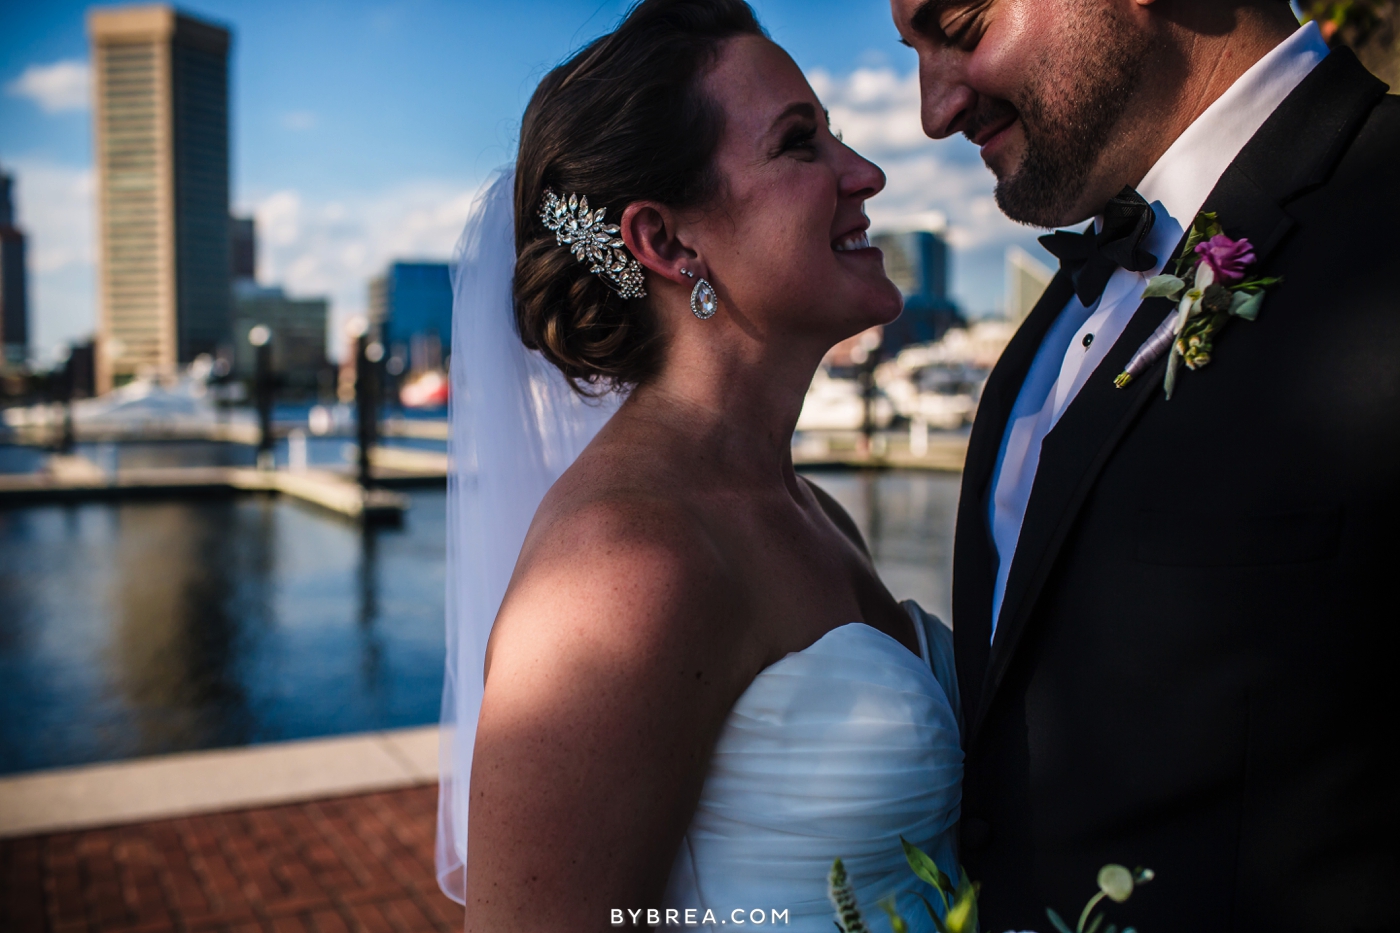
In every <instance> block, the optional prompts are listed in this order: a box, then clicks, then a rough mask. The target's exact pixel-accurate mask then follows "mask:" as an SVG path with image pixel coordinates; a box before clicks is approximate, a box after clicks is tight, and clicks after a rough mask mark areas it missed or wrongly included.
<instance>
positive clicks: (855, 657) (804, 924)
mask: <svg viewBox="0 0 1400 933" xmlns="http://www.w3.org/2000/svg"><path fill="white" fill-rule="evenodd" d="M904 607H905V609H906V610H907V611H908V612H909V614H910V616H911V617H912V618H913V619H914V621H915V623H916V624H915V628H916V629H917V631H918V636H919V648H920V653H921V654H922V657H917V656H915V655H914V654H913V653H912V652H911V651H909V649H907V648H905V647H904V646H903V645H901V644H900V643H899V642H897V641H895V640H894V639H893V638H891V637H890V636H888V635H886V634H885V633H883V632H881V631H879V630H878V629H875V628H872V627H871V626H869V625H866V624H864V623H862V622H853V623H851V624H849V625H843V626H840V627H839V628H836V629H833V630H832V631H830V632H828V633H827V634H826V635H824V636H823V637H822V638H821V639H819V640H818V641H817V642H816V643H815V644H813V645H811V646H810V647H808V648H806V649H804V650H802V651H797V652H793V653H792V654H789V655H788V656H787V657H785V658H783V659H782V660H780V661H778V662H777V663H775V664H773V665H771V666H770V667H768V668H766V669H765V670H763V671H762V672H761V673H760V674H759V675H758V677H756V678H755V679H754V681H753V683H752V684H750V685H749V688H748V689H747V690H745V691H744V693H743V695H742V696H740V697H739V700H738V702H737V703H735V704H734V708H733V710H731V711H730V713H729V718H728V719H727V720H726V721H725V724H724V728H723V730H722V732H721V734H720V737H719V742H718V744H717V745H716V747H715V751H714V757H713V759H712V760H711V762H710V770H709V773H708V774H707V775H706V778H705V785H704V789H703V790H702V791H701V795H700V804H699V806H698V807H697V808H696V811H695V817H694V819H693V820H692V821H691V824H690V828H689V829H688V830H687V831H686V834H685V839H684V841H683V842H682V843H681V847H680V851H679V852H678V853H677V856H676V860H675V863H674V865H673V866H672V869H671V876H670V881H669V883H668V885H667V890H666V898H665V906H666V907H667V908H671V909H675V910H677V911H679V914H678V916H679V918H680V919H681V921H682V923H683V922H684V920H685V919H686V918H687V917H690V918H698V919H701V920H703V919H704V918H705V911H707V910H708V911H711V912H712V916H713V917H714V919H715V925H714V927H713V928H714V929H716V930H718V929H726V930H730V931H732V930H733V928H734V927H735V926H736V922H737V923H742V924H743V926H742V927H741V928H742V929H748V928H749V927H752V926H757V925H758V924H757V923H755V922H754V920H756V919H757V917H758V915H757V914H755V913H753V911H759V910H761V911H763V916H764V921H765V923H766V924H769V925H776V926H777V927H779V928H781V929H784V930H787V931H792V933H807V931H811V933H831V930H832V928H833V920H834V913H833V910H832V907H831V904H830V902H829V901H828V900H827V893H826V879H827V875H828V873H829V872H830V870H831V862H832V860H833V859H835V858H837V857H839V858H841V860H842V861H843V862H844V863H845V866H846V871H847V873H848V874H849V875H850V878H851V880H852V882H853V884H854V886H855V891H856V897H857V899H858V901H859V904H860V906H861V910H862V912H863V913H864V914H865V918H866V920H867V922H868V923H869V924H870V926H871V928H872V930H889V928H890V927H889V923H888V920H887V918H886V916H885V913H884V911H882V910H881V909H880V908H879V906H878V902H879V901H880V900H881V899H883V898H886V897H889V896H894V897H895V898H896V902H897V904H898V906H899V908H900V912H901V913H902V914H903V915H904V917H905V918H906V919H907V920H908V921H909V922H910V929H911V930H913V931H918V933H923V931H931V930H932V929H933V926H932V924H931V923H930V921H929V918H928V914H927V912H926V911H925V909H924V907H923V905H922V904H920V903H919V900H918V898H917V897H916V896H915V893H914V892H922V893H924V894H926V895H928V896H929V897H930V900H935V898H934V897H933V892H932V891H931V890H929V888H928V887H927V886H926V885H924V884H923V882H921V881H919V880H918V879H917V878H915V877H914V875H913V873H912V872H910V870H909V867H908V864H907V863H906V862H905V859H904V854H903V851H902V849H901V847H900V842H899V837H900V836H903V837H904V838H906V839H908V840H909V841H910V842H913V843H915V844H916V845H918V846H919V847H920V848H922V849H923V850H924V851H925V852H927V853H929V854H930V855H932V856H933V857H934V859H935V860H936V861H937V862H938V864H939V866H940V867H941V868H942V869H943V871H944V872H946V873H947V874H949V875H950V876H952V877H954V878H956V877H957V874H956V864H957V863H956V852H955V839H954V833H955V829H956V826H957V821H958V812H959V805H960V802H961V792H962V762H963V755H962V749H961V746H960V742H959V719H960V716H959V712H958V691H957V683H956V674H955V672H954V671H955V668H954V667H953V637H952V632H951V631H949V630H948V629H947V628H946V627H945V626H944V625H943V624H942V623H941V622H939V621H938V620H937V619H936V618H934V617H932V616H929V615H927V614H926V613H924V612H923V610H922V609H920V608H919V607H918V606H917V605H916V604H914V603H912V602H906V603H905V604H904ZM688 909H689V910H694V911H696V913H694V914H689V915H687V914H686V913H685V911H686V910H688ZM734 911H742V914H740V915H737V916H736V915H735V914H734ZM783 911H787V915H786V917H784V915H783ZM775 912H776V917H777V920H776V924H775V923H774V914H775ZM784 919H786V923H784ZM721 921H723V922H721ZM663 928H665V925H664V924H663ZM692 928H693V927H692ZM707 928H708V927H707Z"/></svg>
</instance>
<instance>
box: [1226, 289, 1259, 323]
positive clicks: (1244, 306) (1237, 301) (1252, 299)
mask: <svg viewBox="0 0 1400 933" xmlns="http://www.w3.org/2000/svg"><path fill="white" fill-rule="evenodd" d="M1241 296H1243V297H1241ZM1262 307H1264V293H1263V292H1255V293H1254V294H1252V295H1250V294H1246V293H1245V292H1235V297H1234V298H1232V299H1231V300H1230V313H1231V314H1233V315H1234V316H1235V317H1240V318H1244V319H1245V320H1246V321H1252V320H1254V319H1255V318H1257V317H1259V309H1260V308H1262Z"/></svg>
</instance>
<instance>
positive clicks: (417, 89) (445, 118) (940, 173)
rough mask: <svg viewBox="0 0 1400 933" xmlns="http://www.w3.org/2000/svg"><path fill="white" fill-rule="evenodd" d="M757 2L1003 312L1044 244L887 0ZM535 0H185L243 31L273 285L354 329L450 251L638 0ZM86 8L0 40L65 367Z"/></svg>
mask: <svg viewBox="0 0 1400 933" xmlns="http://www.w3.org/2000/svg"><path fill="white" fill-rule="evenodd" d="M754 5H755V7H756V9H757V12H758V14H759V16H760V17H761V18H762V19H763V21H764V23H765V25H767V26H768V28H769V30H770V31H771V32H772V34H773V37H774V38H775V40H777V41H778V42H780V43H782V44H783V45H784V46H785V47H786V48H788V49H789V51H791V52H792V53H793V55H794V57H795V58H796V60H797V61H798V64H799V65H800V66H801V67H802V68H803V69H804V70H805V71H806V72H807V73H808V75H809V78H810V79H811V80H812V83H813V86H814V88H815V89H816V90H817V92H818V94H819V96H821V97H822V99H823V101H824V102H825V103H827V105H828V106H829V107H830V109H831V111H832V115H833V119H834V121H835V122H836V124H837V126H838V128H840V129H842V130H843V131H844V133H845V137H846V139H847V140H848V141H849V142H851V143H852V144H853V145H855V146H856V148H857V149H859V150H860V151H861V152H863V153H864V154H866V155H869V156H870V157H872V158H874V159H875V160H876V161H877V162H879V163H880V164H881V165H882V167H883V168H885V170H886V172H887V174H888V175H889V178H890V186H889V189H888V190H887V192H886V193H885V194H882V195H881V196H880V197H879V198H877V199H875V200H874V201H872V202H871V205H870V212H871V216H872V219H874V220H875V222H876V226H877V227H880V226H882V225H885V226H889V225H891V224H897V225H901V226H903V227H905V228H906V229H908V228H910V226H911V221H913V220H919V219H921V222H922V224H923V225H924V226H926V227H927V228H929V229H937V226H938V223H939V221H940V220H946V222H947V228H948V229H947V232H948V239H949V241H950V243H951V245H952V246H953V249H954V258H953V270H952V282H951V289H950V291H951V294H952V296H953V298H954V299H955V300H957V301H958V303H959V304H960V305H961V306H963V307H964V308H967V309H969V310H970V311H971V312H973V313H979V312H986V311H992V310H996V309H999V308H1000V307H1001V304H1002V301H1001V278H1002V269H1003V264H1004V255H1003V254H1004V249H1005V246H1006V245H1008V244H1011V243H1017V244H1021V245H1024V246H1026V247H1027V248H1028V249H1031V250H1033V251H1035V250H1038V247H1036V246H1035V243H1034V237H1035V231H1031V230H1027V229H1025V228H1020V227H1017V226H1016V225H1014V224H1012V223H1011V222H1010V221H1007V220H1005V218H1003V217H1001V215H1000V214H999V212H997V210H996V207H995V205H994V203H993V202H992V199H991V188H992V179H991V176H990V175H989V174H988V173H987V172H986V170H985V168H984V167H983V166H982V164H981V161H980V158H979V157H978V154H977V152H976V149H975V148H973V147H972V146H971V144H970V143H968V142H967V141H966V140H963V139H961V138H958V139H954V140H948V141H945V142H942V143H933V142H930V141H929V140H927V139H925V138H924V137H923V136H922V133H921V131H920V129H919V124H918V116H917V106H918V89H917V80H916V78H915V76H914V74H913V65H914V57H913V53H912V52H911V51H910V50H908V49H905V48H903V47H902V46H900V45H898V43H897V41H896V35H895V32H894V29H893V26H892V25H891V24H890V22H889V14H888V8H887V6H886V5H885V4H884V3H881V2H876V0H871V2H860V3H856V4H843V5H837V4H836V3H834V2H827V0H814V2H810V3H798V2H797V0H758V2H756V3H755V4H754ZM529 6H530V7H531V10H530V15H528V16H522V15H519V13H518V11H516V12H512V11H502V10H500V9H497V8H496V7H495V6H494V5H490V4H482V3H469V4H448V3H443V2H399V3H376V4H371V3H360V2H352V3H347V4H329V3H325V2H313V0H298V2H290V3H285V4H279V5H272V4H268V3H258V2H253V3H245V4H235V3H233V2H232V0H199V2H194V3H189V4H182V5H181V8H182V9H184V10H187V11H188V12H190V13H192V14H195V15H198V16H201V17H207V18H212V19H213V20H215V21H219V22H222V23H223V24H225V25H226V26H229V27H231V28H232V31H233V33H234V42H233V52H232V56H231V60H230V75H231V96H232V101H231V104H232V124H233V126H232V153H231V154H232V176H233V177H232V184H233V197H232V208H233V211H234V213H235V214H238V215H240V216H246V215H253V216H256V217H257V218H258V221H259V227H260V234H261V239H262V244H261V246H260V254H259V267H260V272H261V273H263V275H262V276H261V277H262V278H263V280H264V281H266V282H273V281H276V282H279V283H281V284H283V285H284V286H285V287H286V288H287V290H288V292H289V294H293V295H319V294H327V295H329V296H330V297H331V299H332V313H333V319H334V322H335V323H334V324H333V327H334V328H338V327H339V326H340V324H342V323H343V322H344V321H345V320H346V319H347V318H349V317H351V316H353V315H355V314H363V313H365V312H366V311H367V307H366V297H365V296H366V291H367V289H366V285H367V282H368V280H369V279H370V278H372V277H373V276H374V275H377V274H380V273H382V272H383V270H384V269H385V268H386V267H387V266H388V265H389V264H390V263H391V262H393V261H395V260H416V259H426V260H433V261H444V260H447V259H448V258H450V254H451V250H452V246H453V244H454V243H455V241H456V238H457V234H458V233H459V232H460V228H461V223H462V221H463V219H464V217H465V212H466V208H467V205H468V204H469V203H470V199H471V196H472V194H473V193H474V191H475V188H476V186H477V185H478V184H479V182H480V181H481V180H482V179H483V178H485V177H486V175H488V174H489V172H490V171H491V170H492V169H494V168H496V167H497V166H498V165H500V164H502V163H504V162H506V161H507V160H508V159H509V157H510V153H511V150H512V146H513V141H514V133H515V126H516V124H517V123H518V119H519V113H520V111H521V110H522V109H523V107H524V104H525V102H526V100H528V96H529V94H530V92H531V91H532V90H533V88H534V84H535V82H536V81H538V79H539V77H540V76H541V75H542V74H543V73H544V71H545V70H547V69H548V68H549V67H551V66H552V65H554V64H556V63H557V62H558V61H560V60H562V59H563V58H564V57H566V56H567V55H568V54H569V53H570V52H571V51H572V50H574V49H577V48H578V47H580V46H581V45H582V44H584V43H585V42H587V41H588V40H590V39H591V38H592V37H593V36H595V35H598V34H600V33H602V32H604V31H606V30H607V29H609V28H611V26H612V25H613V23H614V22H615V21H616V19H617V17H618V16H619V15H620V14H621V13H622V12H623V11H624V10H625V8H626V6H627V4H625V3H621V2H607V3H603V4H601V5H598V4H595V3H581V2H575V3H570V2H562V0H556V2H546V0H530V3H529ZM86 9H87V5H86V4H81V3H72V2H68V0H56V2H55V3H52V4H45V5H41V6H40V7H38V8H34V9H30V8H24V9H16V10H15V11H14V12H9V13H7V21H8V22H7V25H9V26H12V27H13V28H12V29H9V30H7V32H6V35H5V36H0V88H2V89H3V91H0V161H3V162H4V163H5V164H6V165H8V166H12V167H13V169H14V170H15V171H16V174H17V176H18V186H19V189H20V212H21V217H22V219H23V220H24V222H25V224H26V225H27V227H28V228H29V231H30V236H31V250H32V260H31V282H32V283H33V290H34V296H35V297H34V300H33V302H32V303H33V305H34V317H35V319H36V320H35V326H34V328H33V331H34V335H33V336H34V340H33V341H32V342H33V343H34V345H35V350H36V351H37V353H38V355H40V356H44V357H47V358H50V359H52V357H53V351H54V344H55V343H57V342H59V341H61V340H62V339H65V338H69V339H71V338H76V337H80V336H81V335H82V334H83V333H84V332H87V331H91V330H93V329H94V325H95V323H96V319H95V306H96V280H95V271H94V270H95V260H96V257H95V240H96V235H95V231H94V230H93V229H92V225H93V223H94V222H95V220H94V218H93V216H92V214H93V210H92V207H91V206H90V205H91V202H92V201H93V200H94V195H93V192H92V190H91V189H92V188H93V186H94V180H93V175H92V167H91V166H92V154H91V148H92V146H91V139H90V131H89V130H88V129H87V123H88V122H89V120H90V115H89V114H88V112H87V111H86V109H85V108H86V107H87V101H86V94H85V92H84V90H83V82H84V81H85V80H87V72H86V70H85V69H87V68H88V60H87V53H86V49H85V40H84V37H83V31H82V18H83V15H84V12H85V10H86ZM335 349H336V348H335V347H334V346H332V350H333V351H334V350H335Z"/></svg>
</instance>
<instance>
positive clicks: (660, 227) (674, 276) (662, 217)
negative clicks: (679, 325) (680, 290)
mask: <svg viewBox="0 0 1400 933" xmlns="http://www.w3.org/2000/svg"><path fill="white" fill-rule="evenodd" d="M618 226H619V227H620V228H621V231H622V232H621V236H622V242H624V243H626V244H627V249H628V251H629V252H631V253H632V255H633V257H634V258H636V260H637V262H639V263H641V264H642V265H643V266H645V267H646V268H647V269H648V270H650V271H652V272H654V273H656V274H657V275H660V276H664V277H665V278H668V279H670V280H671V281H673V282H676V283H678V284H682V285H684V284H686V282H687V279H686V278H685V277H684V275H683V274H682V273H681V270H682V269H687V268H689V266H691V265H693V264H694V263H695V251H694V250H692V249H689V248H688V247H687V246H686V245H685V244H684V243H683V242H682V241H681V239H680V237H679V236H678V234H677V228H678V226H679V221H678V218H677V217H676V215H675V212H674V211H672V210H671V209H670V208H669V207H666V206H665V205H664V204H658V203H656V202H655V201H633V202H632V203H631V204H629V205H627V208H626V209H625V210H624V211H623V212H622V220H621V222H620V223H619V224H618ZM687 287H689V286H687Z"/></svg>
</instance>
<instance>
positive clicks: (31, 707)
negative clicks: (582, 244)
mask: <svg viewBox="0 0 1400 933" xmlns="http://www.w3.org/2000/svg"><path fill="white" fill-rule="evenodd" d="M86 453H87V455H88V456H89V458H90V459H92V460H93V461H94V462H96V463H99V464H100V463H102V462H103V458H104V457H113V456H120V457H121V458H122V465H123V466H127V465H133V463H134V462H143V461H148V460H151V459H154V460H156V461H160V462H162V463H163V462H164V461H165V460H166V459H167V458H171V457H175V458H178V460H179V461H180V462H181V463H182V464H185V465H190V462H191V461H190V457H191V456H192V455H194V456H195V459H196V460H206V459H207V460H209V462H215V463H224V462H226V460H225V459H224V458H227V457H231V456H235V457H236V456H242V453H243V452H241V451H233V452H231V451H227V450H226V451H223V452H219V451H209V450H205V451H202V452H198V453H197V455H196V454H192V452H191V451H179V452H175V451H172V450H170V449H168V448H158V449H157V448H156V447H154V446H153V447H152V448H151V449H150V450H147V451H146V452H144V453H143V452H142V451H141V450H139V449H131V450H126V449H124V450H122V451H121V452H120V454H117V453H115V452H112V451H105V450H93V451H87V452H86ZM317 454H318V455H313V459H315V460H334V459H336V458H337V457H338V456H339V454H340V452H339V448H338V447H332V446H329V445H328V446H327V447H326V448H325V449H324V450H322V451H319V452H317ZM22 460H23V454H22V452H21V453H16V452H15V450H14V449H12V450H11V451H10V457H9V460H8V461H7V465H8V467H9V470H8V471H20V470H22V469H23V468H24V467H25V466H27V464H23V463H21V462H20V461H22ZM811 478H812V479H813V480H814V481H816V482H818V483H819V484H821V485H822V486H823V487H824V488H826V489H827V490H828V491H830V492H831V493H832V494H833V496H834V497H835V498H836V499H837V500H838V501H840V502H841V503H842V505H844V506H845V507H846V508H847V510H848V511H850V513H851V514H852V516H853V517H854V518H855V520H856V522H857V523H858V524H859V525H860V527H861V529H862V532H863V533H864V534H865V535H866V538H867V540H868V542H869V544H870V547H871V550H872V552H873V554H874V556H875V559H876V563H877V566H878V567H879V569H880V571H881V574H882V575H883V576H884V579H885V581H886V583H887V584H888V586H889V588H890V590H891V592H893V593H894V594H895V595H896V597H899V598H914V599H917V600H919V601H920V602H921V603H922V604H923V605H924V606H925V607H926V608H928V609H929V610H930V611H933V612H936V613H938V614H939V615H942V616H944V617H945V618H946V617H947V613H948V604H949V577H950V572H951V560H952V557H951V556H952V529H953V523H954V518H955V513H956V507H957V497H958V477H957V476H954V475H949V474H940V473H923V472H899V471H889V472H820V473H814V474H811ZM409 496H410V499H411V507H410V509H409V511H408V513H407V515H406V517H405V520H404V522H403V525H402V526H401V527H392V528H368V529H361V528H359V527H358V526H356V525H354V524H351V523H348V522H345V521H343V520H339V519H337V518H336V517H334V516H330V515H326V514H323V513H321V512H318V511H315V510H313V509H309V508H307V507H305V506H304V505H300V504H298V503H296V502H292V501H288V500H285V499H279V498H271V497H266V496H259V495H249V496H242V497H236V498H227V499H203V500H173V501H160V502H129V503H90V504H80V505H52V506H35V507H25V508H14V509H4V510H0V773H16V772H22V771H32V770H37V769H46V768H54V767H61V766H67V765H78V764H85V763H90V762H99V761H115V760H124V759H131V758H140V757H145V756H151V755H159V754H164V753H169V752H179V751H187V750H194V749H206V748H220V747H229V746H238V745H249V744H256V743H262V742H273V741H280V740H286V739H300V738H310V737H316V736H327V735H337V734H345V733H354V732H364V731H369V730H376V729H388V728H396V727H403V726H414V725H423V724H428V723H432V722H435V721H436V720H437V717H438V709H439V703H440V696H441V687H442V664H443V599H444V586H445V573H446V568H445V564H444V553H445V547H444V536H445V527H444V518H445V510H446V493H445V492H444V491H442V490H440V489H430V490H419V491H414V492H411V493H409Z"/></svg>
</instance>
